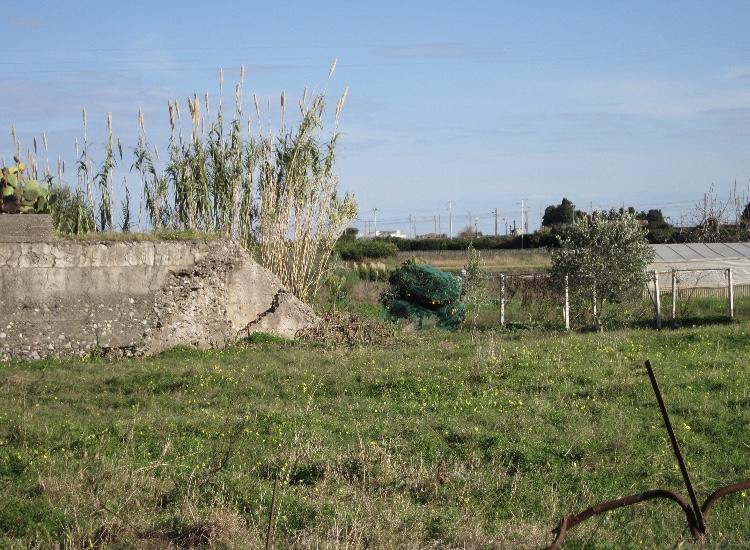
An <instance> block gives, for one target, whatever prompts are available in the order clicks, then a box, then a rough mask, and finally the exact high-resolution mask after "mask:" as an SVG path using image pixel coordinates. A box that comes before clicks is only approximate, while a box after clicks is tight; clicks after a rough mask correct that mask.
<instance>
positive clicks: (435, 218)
mask: <svg viewBox="0 0 750 550" xmlns="http://www.w3.org/2000/svg"><path fill="white" fill-rule="evenodd" d="M432 223H433V225H434V226H435V236H437V234H438V228H437V225H438V224H437V216H432Z"/></svg>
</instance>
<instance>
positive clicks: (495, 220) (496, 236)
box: [495, 208, 497, 238]
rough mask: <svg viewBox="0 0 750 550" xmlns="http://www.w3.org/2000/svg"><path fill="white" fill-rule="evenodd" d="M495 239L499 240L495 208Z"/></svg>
mask: <svg viewBox="0 0 750 550" xmlns="http://www.w3.org/2000/svg"><path fill="white" fill-rule="evenodd" d="M495 238H497V208H495Z"/></svg>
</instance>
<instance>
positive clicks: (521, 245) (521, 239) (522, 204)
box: [521, 199, 523, 250]
mask: <svg viewBox="0 0 750 550" xmlns="http://www.w3.org/2000/svg"><path fill="white" fill-rule="evenodd" d="M521 250H523V199H521Z"/></svg>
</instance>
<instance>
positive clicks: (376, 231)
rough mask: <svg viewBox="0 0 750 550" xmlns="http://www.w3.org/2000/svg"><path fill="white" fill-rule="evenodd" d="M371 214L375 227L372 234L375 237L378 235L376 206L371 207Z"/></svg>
mask: <svg viewBox="0 0 750 550" xmlns="http://www.w3.org/2000/svg"><path fill="white" fill-rule="evenodd" d="M372 216H373V226H374V228H375V230H374V234H375V236H376V237H377V236H378V209H377V208H373V209H372Z"/></svg>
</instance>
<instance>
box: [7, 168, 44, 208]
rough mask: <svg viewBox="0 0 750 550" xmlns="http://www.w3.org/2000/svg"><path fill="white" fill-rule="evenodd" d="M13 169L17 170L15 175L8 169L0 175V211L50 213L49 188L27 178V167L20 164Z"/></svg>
mask: <svg viewBox="0 0 750 550" xmlns="http://www.w3.org/2000/svg"><path fill="white" fill-rule="evenodd" d="M12 168H14V170H15V171H14V172H13V173H11V172H10V170H9V169H8V168H6V167H3V169H2V172H1V173H0V190H2V205H1V207H0V211H2V212H6V213H10V214H47V213H49V199H50V196H49V193H50V191H49V187H48V186H47V185H45V184H40V183H39V182H38V181H36V180H35V179H32V178H29V177H26V176H25V175H24V168H25V165H23V164H20V163H18V164H16V165H15V166H14V167H12ZM19 174H20V175H19Z"/></svg>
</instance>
